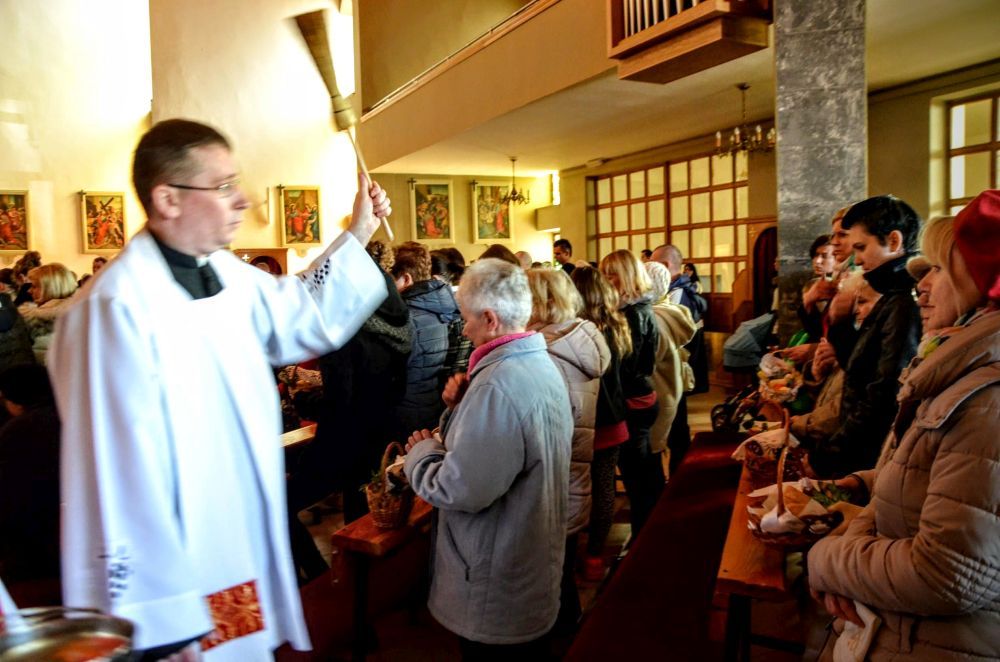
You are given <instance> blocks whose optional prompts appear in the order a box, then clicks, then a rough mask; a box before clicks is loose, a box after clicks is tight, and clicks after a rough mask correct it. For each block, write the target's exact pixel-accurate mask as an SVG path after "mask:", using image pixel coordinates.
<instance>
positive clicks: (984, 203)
mask: <svg viewBox="0 0 1000 662" xmlns="http://www.w3.org/2000/svg"><path fill="white" fill-rule="evenodd" d="M922 243H923V246H922V250H923V252H924V254H925V255H926V257H927V259H928V261H929V262H930V263H931V269H930V271H929V272H928V273H927V275H925V276H924V278H923V279H922V280H921V281H920V283H919V285H918V287H919V288H920V290H921V292H922V293H926V297H924V296H923V295H922V296H921V299H922V300H921V303H920V307H921V317H922V318H923V322H924V328H925V329H927V330H931V329H933V330H935V331H934V332H932V333H930V334H927V335H925V337H924V340H923V341H922V342H921V344H920V348H919V349H918V353H917V357H916V358H915V359H914V360H913V362H911V364H910V366H909V367H908V368H907V369H906V371H904V373H903V376H902V378H901V379H902V382H903V385H902V387H901V388H900V391H899V396H898V400H899V403H900V404H899V413H898V415H897V416H896V420H895V422H894V424H893V427H892V429H891V431H890V433H889V437H888V439H887V440H886V443H885V445H884V446H883V448H882V453H881V457H880V458H879V461H878V465H877V467H876V469H875V471H874V472H862V474H861V475H855V476H852V477H849V478H848V479H846V480H854V481H860V480H864V482H865V483H867V487H869V488H870V489H871V494H872V499H871V502H870V503H869V504H868V506H867V507H866V508H865V509H864V510H863V511H862V512H861V514H859V515H858V516H857V517H856V518H855V519H854V521H853V522H851V524H850V526H849V527H848V529H847V531H846V533H845V534H844V535H842V536H832V537H829V538H826V539H824V540H821V541H820V542H818V543H817V544H816V545H815V546H814V547H813V548H812V550H811V551H810V552H809V556H808V566H809V584H810V587H811V589H812V591H813V594H814V596H815V597H816V598H817V599H819V600H821V601H822V602H823V603H824V604H825V606H826V607H827V609H828V611H830V613H831V614H833V615H834V616H835V617H837V618H838V622H837V623H835V627H834V631H835V632H840V630H841V626H843V625H844V621H845V620H846V621H850V622H854V623H856V624H860V623H861V621H860V619H859V616H858V613H857V612H858V610H859V609H860V607H858V605H859V604H861V605H864V606H865V607H866V608H868V609H870V610H871V611H873V612H874V613H875V614H876V615H877V616H878V617H879V619H880V620H881V625H880V626H870V627H876V628H877V630H876V631H875V633H874V636H873V638H872V640H871V645H870V647H869V648H868V650H867V651H863V650H862V651H853V653H854V654H855V655H859V654H860V656H859V657H857V659H861V657H862V656H863V657H864V659H866V660H874V661H876V662H877V661H880V660H899V659H906V660H916V661H921V660H927V661H931V660H934V661H939V660H940V661H948V660H954V661H956V662H957V661H958V660H988V659H989V660H994V659H997V658H1000V543H998V541H1000V519H998V517H997V504H998V503H1000V469H998V462H1000V451H998V449H1000V445H998V442H997V439H998V433H997V430H998V429H1000V191H986V192H984V193H983V194H981V195H980V196H979V197H978V198H976V199H975V200H973V201H972V202H971V203H969V205H968V206H967V207H966V208H965V209H963V210H962V211H961V212H960V213H959V214H958V215H957V216H956V217H955V219H954V221H952V220H951V219H949V218H941V219H935V220H933V221H931V222H930V223H928V225H927V227H926V229H925V231H924V235H923V240H922ZM872 477H874V481H873V482H872V481H871V478H872ZM857 487H860V485H858V486H857ZM841 636H843V635H841ZM846 643H847V642H844V644H846ZM834 645H835V644H834ZM832 648H833V645H831V644H830V643H828V646H827V651H825V652H830V653H832V651H831V649H832ZM823 659H829V658H828V657H825V658H823Z"/></svg>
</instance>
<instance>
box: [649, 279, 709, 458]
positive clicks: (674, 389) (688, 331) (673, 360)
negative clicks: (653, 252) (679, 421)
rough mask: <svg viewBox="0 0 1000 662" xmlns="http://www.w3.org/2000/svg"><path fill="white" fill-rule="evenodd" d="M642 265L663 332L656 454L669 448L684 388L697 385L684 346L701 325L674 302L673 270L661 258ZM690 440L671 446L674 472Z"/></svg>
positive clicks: (652, 435)
mask: <svg viewBox="0 0 1000 662" xmlns="http://www.w3.org/2000/svg"><path fill="white" fill-rule="evenodd" d="M642 266H643V268H645V269H646V273H647V274H648V275H649V280H650V282H652V284H653V317H654V318H655V319H656V328H657V330H658V331H659V332H660V342H659V343H658V344H657V345H656V364H655V365H654V366H653V389H654V390H655V391H656V401H657V403H658V404H659V405H660V411H659V412H658V413H657V414H656V421H655V422H654V423H653V427H652V428H651V429H650V431H649V450H650V451H651V452H652V453H653V454H654V455H659V454H661V453H663V452H664V451H665V450H666V449H667V442H668V441H669V437H670V427H671V426H672V425H673V424H674V418H675V417H676V416H677V407H678V404H679V403H680V400H681V398H682V397H683V396H684V392H685V391H690V390H692V389H693V388H694V382H695V379H694V372H693V371H692V370H691V366H690V365H689V364H688V357H689V356H690V354H689V352H688V351H687V350H686V349H684V346H685V345H687V344H688V343H689V342H691V339H692V338H694V334H695V332H696V331H697V330H698V327H697V325H696V324H695V322H694V319H693V318H692V317H691V311H690V310H688V308H687V306H682V305H680V304H677V303H671V302H670V300H669V299H668V298H667V296H668V294H669V290H670V270H669V269H667V268H666V267H665V266H663V265H662V264H660V263H659V262H646V263H645V264H643V265H642ZM675 436H677V435H675ZM690 441H691V440H690V439H688V440H687V442H688V444H687V445H686V446H684V447H683V448H677V447H674V448H671V449H670V473H671V474H673V473H674V471H676V470H677V467H678V466H679V465H680V462H681V460H682V459H684V454H685V453H687V450H688V447H689V446H690V445H691V444H690ZM661 461H662V460H661Z"/></svg>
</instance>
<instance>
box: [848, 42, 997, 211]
mask: <svg viewBox="0 0 1000 662" xmlns="http://www.w3.org/2000/svg"><path fill="white" fill-rule="evenodd" d="M998 85H1000V62H996V61H995V62H992V63H988V64H985V65H980V66H977V67H971V68H969V69H965V70H962V71H958V72H954V73H951V74H946V75H944V76H937V77H935V78H932V79H928V80H925V81H920V82H917V83H914V84H911V85H904V86H901V87H898V88H893V89H891V90H887V91H884V92H877V93H875V94H872V95H871V96H870V98H869V104H868V123H869V125H868V141H869V142H868V171H869V172H868V190H869V193H870V194H871V195H881V194H884V193H893V194H895V195H897V196H899V197H900V198H902V199H904V200H906V201H907V202H909V203H910V204H911V205H913V207H914V209H916V210H917V211H918V212H919V213H920V214H921V215H922V216H924V217H925V218H926V217H929V216H933V215H938V214H943V213H945V209H944V202H943V198H944V167H945V163H944V158H943V155H942V151H943V149H944V145H945V142H944V122H945V116H944V103H945V100H947V99H948V98H954V97H961V96H966V95H967V94H974V93H976V92H977V91H980V90H982V89H985V88H989V87H993V88H995V87H997V86H998Z"/></svg>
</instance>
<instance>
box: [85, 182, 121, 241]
mask: <svg viewBox="0 0 1000 662" xmlns="http://www.w3.org/2000/svg"><path fill="white" fill-rule="evenodd" d="M80 215H81V218H82V219H83V252H84V253H114V252H117V251H120V250H121V249H122V247H123V246H124V245H125V194H124V193H114V192H111V193H109V192H96V193H95V192H90V191H80Z"/></svg>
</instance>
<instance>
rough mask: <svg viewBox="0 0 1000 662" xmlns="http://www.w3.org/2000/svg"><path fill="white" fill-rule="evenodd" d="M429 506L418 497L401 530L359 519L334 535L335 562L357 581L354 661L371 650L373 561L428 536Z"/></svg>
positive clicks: (355, 589) (370, 518)
mask: <svg viewBox="0 0 1000 662" xmlns="http://www.w3.org/2000/svg"><path fill="white" fill-rule="evenodd" d="M432 510H433V509H432V508H431V506H430V504H428V503H427V502H426V501H424V500H423V499H421V498H420V497H417V496H415V497H414V498H413V510H412V511H411V512H410V516H409V518H407V521H406V524H405V525H403V526H401V527H400V528H398V529H380V528H379V527H377V526H375V522H374V520H372V516H371V515H365V516H364V517H361V518H360V519H356V520H354V521H353V522H351V523H350V524H348V525H347V526H345V527H344V528H342V529H340V530H339V531H337V532H335V533H334V534H333V535H332V536H331V538H330V541H331V543H332V545H333V551H332V553H333V557H334V558H333V561H334V563H337V562H338V559H339V562H341V563H344V564H346V565H347V572H349V573H350V574H351V576H353V577H354V640H353V642H352V646H351V659H353V660H357V661H362V662H363V660H364V659H365V657H366V655H367V649H368V572H369V569H370V568H371V564H372V562H373V561H375V560H377V559H380V558H384V557H386V556H388V555H389V554H391V553H392V552H394V551H396V550H398V549H400V548H401V547H403V546H404V545H406V544H407V543H409V542H410V541H412V540H413V539H415V538H417V537H418V536H421V535H426V534H427V532H428V530H429V528H430V526H429V525H430V520H431V511H432Z"/></svg>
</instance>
